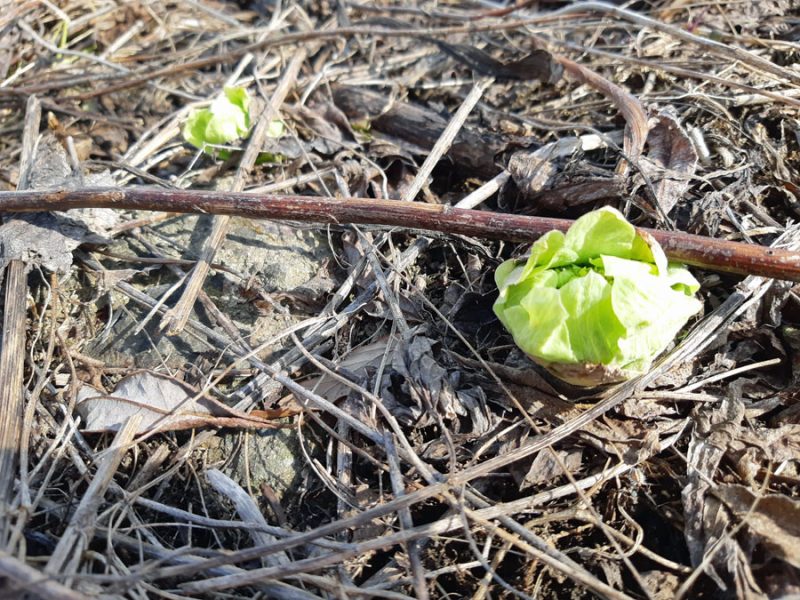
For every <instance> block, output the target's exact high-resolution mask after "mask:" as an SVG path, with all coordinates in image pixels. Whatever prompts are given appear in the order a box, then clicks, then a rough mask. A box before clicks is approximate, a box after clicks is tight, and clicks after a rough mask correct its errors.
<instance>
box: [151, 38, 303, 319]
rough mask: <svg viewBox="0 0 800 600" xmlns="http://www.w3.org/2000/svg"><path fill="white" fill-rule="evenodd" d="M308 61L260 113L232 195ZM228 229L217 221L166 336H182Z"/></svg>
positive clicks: (296, 61) (289, 74) (295, 67)
mask: <svg viewBox="0 0 800 600" xmlns="http://www.w3.org/2000/svg"><path fill="white" fill-rule="evenodd" d="M305 60H306V50H305V48H300V49H298V51H297V53H296V54H295V55H294V57H293V58H292V60H291V61H290V62H289V66H288V67H286V71H285V72H284V74H283V77H281V81H280V83H279V84H278V87H277V89H276V90H275V92H274V93H273V94H272V98H271V99H270V101H269V104H268V105H267V106H266V107H265V108H264V110H263V111H262V112H261V115H260V116H259V118H258V123H257V124H256V127H255V129H254V130H253V134H252V135H251V136H250V141H249V143H248V144H247V149H246V150H245V152H244V155H243V156H242V160H241V162H240V163H239V168H238V169H237V170H236V178H235V179H234V181H233V185H232V186H231V188H232V190H231V191H233V192H241V191H242V190H243V189H244V186H245V183H246V180H247V176H248V175H249V174H250V170H251V169H252V168H253V166H254V165H255V164H256V159H257V158H258V154H259V152H261V148H262V147H263V145H264V140H265V139H266V137H267V132H268V131H269V126H270V123H271V122H272V121H273V120H274V119H275V118H276V117H277V116H278V110H279V109H280V107H281V105H282V104H283V101H284V100H285V99H286V96H287V95H288V94H289V90H290V89H291V87H292V86H293V85H294V82H295V81H296V80H297V74H298V73H299V72H300V67H302V66H303V63H304V62H305ZM229 225H230V216H229V215H219V216H216V217H215V218H214V222H213V225H212V229H211V236H210V237H209V238H208V240H206V243H205V245H204V246H203V250H202V253H201V254H200V259H199V260H198V261H197V264H196V265H195V267H194V269H192V273H191V275H189V281H188V282H187V284H186V288H185V289H184V290H183V294H182V295H181V297H180V299H179V300H178V303H177V304H176V305H175V308H173V309H171V310H168V311H167V313H166V314H165V315H164V318H163V319H162V320H161V325H160V328H161V329H166V330H167V334H169V335H176V334H178V333H180V332H181V330H182V329H183V328H184V326H185V325H186V321H187V320H188V319H189V314H190V313H191V312H192V307H193V306H194V303H195V301H196V300H197V295H198V294H199V293H200V290H201V289H202V287H203V284H204V283H205V281H206V277H207V276H208V271H209V269H210V265H211V263H212V262H213V260H214V255H215V254H216V253H217V251H218V250H219V249H220V247H222V244H223V242H224V241H225V237H226V236H227V235H228V226H229Z"/></svg>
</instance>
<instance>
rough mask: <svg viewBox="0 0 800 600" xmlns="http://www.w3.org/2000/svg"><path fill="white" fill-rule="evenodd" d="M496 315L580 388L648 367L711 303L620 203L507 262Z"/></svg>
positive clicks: (528, 349) (540, 359) (536, 356)
mask: <svg viewBox="0 0 800 600" xmlns="http://www.w3.org/2000/svg"><path fill="white" fill-rule="evenodd" d="M495 281H496V282H497V287H498V289H499V290H500V296H499V298H498V299H497V301H496V302H495V304H494V312H495V314H496V315H497V316H498V317H499V318H500V321H501V322H502V323H503V325H505V327H506V329H508V331H509V332H510V333H511V335H512V336H513V337H514V342H516V344H517V345H518V346H519V347H520V348H521V349H522V350H523V351H525V353H526V354H528V356H530V357H531V358H532V359H533V360H534V361H535V362H537V363H539V364H540V365H542V366H543V367H545V368H546V369H548V370H549V371H550V372H551V373H553V374H554V375H556V376H557V377H559V378H561V379H563V380H564V381H567V382H568V383H572V384H574V385H582V386H593V385H601V384H606V383H614V382H618V381H624V380H625V379H629V378H631V377H633V376H635V375H639V374H642V373H645V372H647V370H648V369H649V368H650V365H651V364H652V361H653V359H654V358H655V357H656V356H657V355H658V354H659V353H661V352H662V351H663V350H664V349H665V348H666V347H667V346H668V345H669V343H670V342H671V341H672V339H673V338H674V337H675V336H676V335H677V334H678V332H679V331H680V329H681V328H682V327H683V326H684V325H685V324H686V322H687V321H688V320H689V318H690V317H692V316H693V315H695V314H697V313H698V312H699V311H700V310H701V308H702V303H701V302H700V301H699V300H698V299H697V298H695V297H694V294H695V292H696V291H697V290H698V289H699V288H700V285H699V284H698V282H697V280H696V279H695V278H694V277H693V276H692V275H691V273H689V271H688V270H687V269H686V267H684V266H683V265H678V264H672V263H668V262H667V258H666V256H665V255H664V251H663V250H662V249H661V246H659V245H658V243H657V242H656V241H655V240H654V239H652V238H651V237H650V236H648V235H646V234H644V235H643V234H640V233H638V232H637V231H636V228H634V226H633V225H631V224H630V223H628V222H627V221H626V220H625V217H623V216H622V214H621V213H620V212H619V211H617V210H615V209H613V208H610V207H604V208H601V209H600V210H596V211H593V212H591V213H588V214H586V215H584V216H583V217H581V218H580V219H578V220H577V221H575V223H574V224H573V225H572V226H571V227H570V229H569V231H567V233H566V234H564V233H562V232H561V231H551V232H549V233H547V234H545V235H544V236H542V237H541V238H540V239H539V240H537V241H536V242H535V243H534V244H533V247H532V248H531V253H530V257H529V258H528V259H527V261H525V260H509V261H506V262H504V263H503V264H502V265H500V267H499V268H498V269H497V272H496V274H495Z"/></svg>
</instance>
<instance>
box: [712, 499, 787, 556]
mask: <svg viewBox="0 0 800 600" xmlns="http://www.w3.org/2000/svg"><path fill="white" fill-rule="evenodd" d="M712 493H713V494H714V495H715V496H717V498H719V499H720V500H722V501H723V502H724V503H725V504H726V505H727V506H728V508H730V509H731V511H733V514H735V515H736V516H737V517H738V518H740V519H744V521H745V523H746V524H747V528H748V529H749V531H750V532H752V533H753V534H754V536H755V537H756V538H758V539H759V541H761V542H762V543H763V544H764V545H765V546H766V547H767V548H768V549H769V550H770V552H772V553H773V554H774V555H776V556H778V557H780V558H781V559H782V560H785V561H786V562H788V563H789V564H790V565H792V566H793V567H795V568H798V569H800V502H798V501H797V500H792V499H791V498H789V497H788V496H785V495H782V494H768V495H766V496H757V495H756V494H754V493H753V492H752V491H751V490H749V489H747V488H746V487H745V486H743V485H720V486H717V487H716V488H715V489H714V490H712Z"/></svg>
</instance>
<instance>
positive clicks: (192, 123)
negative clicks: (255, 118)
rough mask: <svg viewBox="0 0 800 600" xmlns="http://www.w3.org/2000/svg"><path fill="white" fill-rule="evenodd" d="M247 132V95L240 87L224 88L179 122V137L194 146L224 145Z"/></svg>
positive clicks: (248, 101)
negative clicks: (180, 131) (209, 101)
mask: <svg viewBox="0 0 800 600" xmlns="http://www.w3.org/2000/svg"><path fill="white" fill-rule="evenodd" d="M249 132H250V97H249V96H248V95H247V90H246V89H245V88H241V87H228V88H225V91H224V93H223V94H222V95H221V96H219V97H218V98H217V99H216V100H214V101H213V102H212V103H211V105H210V106H209V107H208V108H202V109H195V110H193V111H192V112H191V113H189V118H188V119H187V120H186V123H184V125H183V139H185V140H186V141H187V142H189V143H190V144H191V145H192V146H194V147H195V148H199V149H200V150H204V151H205V150H206V149H207V148H208V147H209V146H224V145H225V144H230V143H231V142H234V141H236V140H239V139H242V138H245V137H247V135H248V133H249Z"/></svg>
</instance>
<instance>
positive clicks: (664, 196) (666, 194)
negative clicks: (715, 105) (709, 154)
mask: <svg viewBox="0 0 800 600" xmlns="http://www.w3.org/2000/svg"><path fill="white" fill-rule="evenodd" d="M649 125H650V132H649V133H648V134H647V146H648V152H647V156H646V157H645V158H643V159H642V160H641V161H640V162H639V165H640V168H641V169H642V172H643V174H644V175H646V176H647V178H648V179H649V180H650V183H652V184H653V188H654V190H655V194H656V201H657V202H658V205H659V206H660V207H661V210H662V211H663V213H664V214H665V215H667V214H669V212H670V211H671V210H672V209H673V208H674V207H675V204H677V202H678V200H680V199H681V198H682V197H683V195H684V194H685V193H686V190H687V189H688V188H689V182H690V180H691V178H692V176H693V175H694V173H695V171H696V170H697V152H696V151H695V149H694V146H693V145H692V142H691V140H690V139H689V136H688V135H686V133H685V132H684V131H683V128H682V127H681V124H680V123H679V122H678V119H677V118H675V116H674V115H672V114H671V113H670V112H667V111H662V112H661V113H660V114H659V115H658V116H656V117H653V118H652V119H650V122H649Z"/></svg>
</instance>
